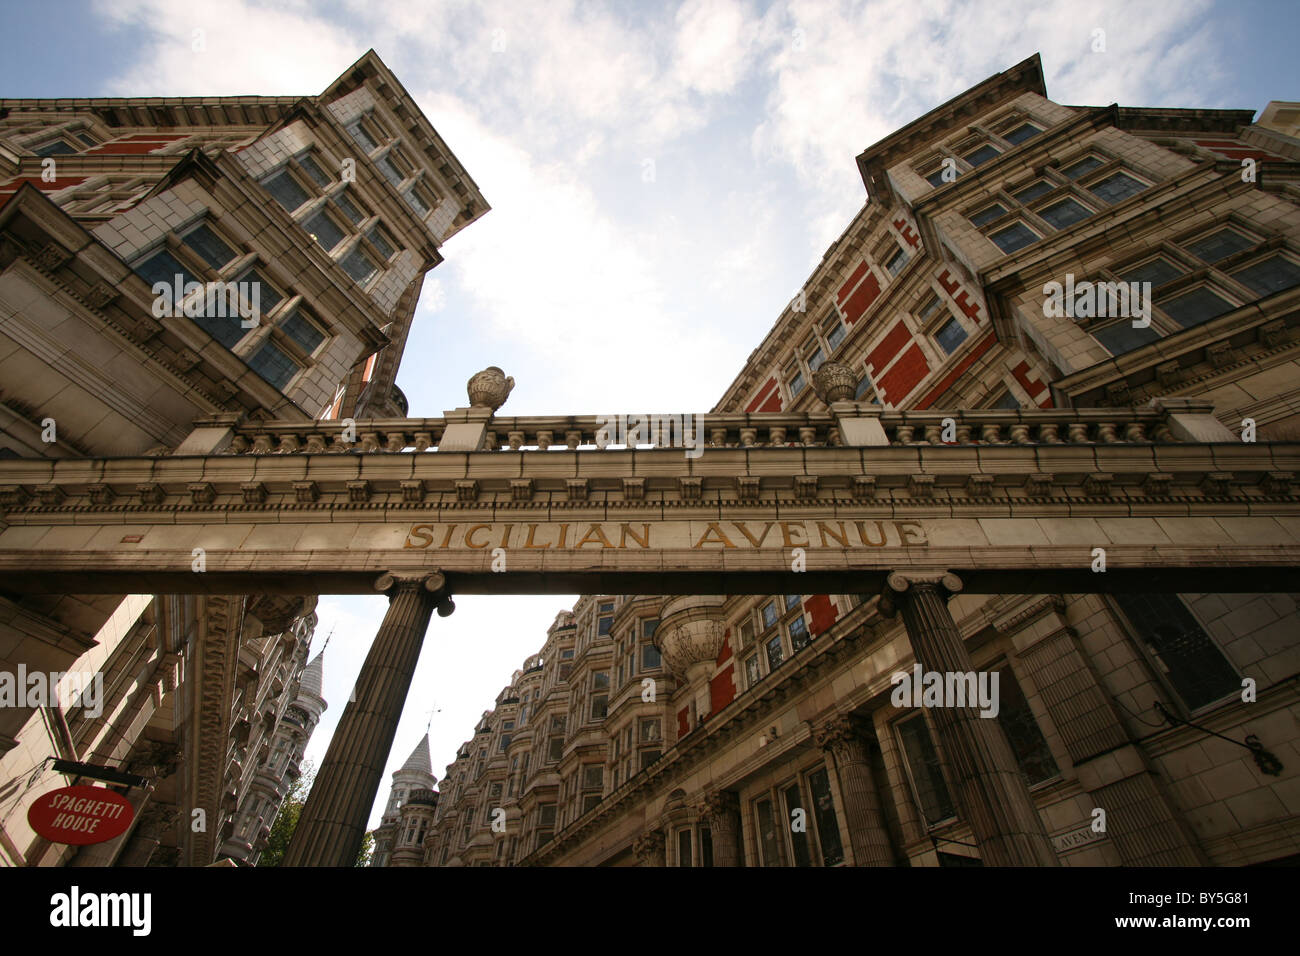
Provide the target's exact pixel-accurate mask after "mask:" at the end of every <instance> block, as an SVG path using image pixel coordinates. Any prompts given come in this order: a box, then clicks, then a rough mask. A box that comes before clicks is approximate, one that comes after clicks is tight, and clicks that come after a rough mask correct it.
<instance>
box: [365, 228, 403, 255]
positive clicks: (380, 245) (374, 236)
mask: <svg viewBox="0 0 1300 956" xmlns="http://www.w3.org/2000/svg"><path fill="white" fill-rule="evenodd" d="M366 238H367V239H369V240H370V242H371V244H372V245H373V246H374V247H375V248H376V249H378V250H379V254H380V255H381V256H383V257H384V261H388V260H389V259H391V258H393V253H394V252H395V251H396V250H395V249H393V245H392V243H390V242H389V241H388V240H387V239H385V238H384V234H383V233H382V232H380V231H379V227H378V226H375V227H374V228H373V229H371V230H370V231H369V232H368V233H366Z"/></svg>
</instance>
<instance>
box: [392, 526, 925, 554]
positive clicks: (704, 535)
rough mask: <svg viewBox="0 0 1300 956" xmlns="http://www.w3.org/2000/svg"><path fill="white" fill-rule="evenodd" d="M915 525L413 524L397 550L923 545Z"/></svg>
mask: <svg viewBox="0 0 1300 956" xmlns="http://www.w3.org/2000/svg"><path fill="white" fill-rule="evenodd" d="M929 543H930V542H929V538H928V536H927V535H926V532H925V528H924V527H923V526H922V525H921V523H920V522H917V521H892V520H890V521H874V520H873V521H856V520H854V521H842V520H834V521H825V520H817V519H807V520H797V521H706V522H691V521H661V522H649V521H593V522H529V521H505V522H479V523H464V524H460V523H451V524H414V525H411V528H410V530H409V531H408V532H407V534H406V539H405V541H404V542H403V544H402V547H404V548H418V549H433V550H442V549H470V550H492V549H496V548H518V549H521V550H525V551H548V550H557V551H562V550H576V551H581V550H585V549H614V550H642V551H644V550H653V549H657V548H691V549H696V550H729V549H750V550H753V549H761V548H771V549H782V548H785V549H788V548H842V549H854V548H886V547H894V548H898V547H902V548H908V547H928V546H929Z"/></svg>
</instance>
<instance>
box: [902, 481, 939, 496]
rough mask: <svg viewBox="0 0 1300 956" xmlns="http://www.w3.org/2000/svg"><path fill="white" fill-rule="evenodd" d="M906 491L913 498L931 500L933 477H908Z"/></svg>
mask: <svg viewBox="0 0 1300 956" xmlns="http://www.w3.org/2000/svg"><path fill="white" fill-rule="evenodd" d="M907 491H908V494H910V495H911V496H912V497H913V498H933V497H934V475H909V476H908V479H907Z"/></svg>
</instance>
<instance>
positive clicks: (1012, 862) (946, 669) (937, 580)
mask: <svg viewBox="0 0 1300 956" xmlns="http://www.w3.org/2000/svg"><path fill="white" fill-rule="evenodd" d="M961 586H962V585H961V579H960V578H958V577H957V575H955V574H952V573H946V572H932V573H915V572H906V573H905V572H900V571H896V572H894V573H893V574H891V575H889V577H888V578H887V579H886V582H885V589H884V592H883V594H882V596H881V601H880V608H881V611H882V612H883V613H884V614H885V615H886V616H892V615H893V614H894V613H895V612H896V611H900V612H901V613H902V616H903V624H904V625H905V626H906V628H907V636H908V640H909V641H911V644H912V652H913V653H914V654H915V655H916V660H917V662H918V663H919V664H920V665H921V668H922V670H924V671H926V672H930V671H937V672H939V673H940V674H947V673H970V672H973V671H974V669H975V668H974V665H973V664H972V663H971V659H970V654H969V653H967V651H966V645H965V643H964V642H963V641H962V637H961V631H960V630H958V628H957V623H956V621H954V620H953V618H952V614H951V613H950V612H949V611H948V596H949V595H950V594H955V593H957V592H958V591H960V590H961ZM918 690H919V689H918ZM931 717H932V719H933V721H934V726H935V729H936V730H937V731H938V734H939V740H940V741H941V742H942V746H943V751H944V754H945V756H946V757H947V758H948V763H949V766H950V768H951V770H952V773H953V777H954V781H953V782H954V784H955V785H956V786H955V790H956V793H955V797H956V799H957V803H958V805H959V806H960V807H961V811H962V816H963V817H964V818H965V819H966V821H967V822H968V823H969V824H970V827H971V830H972V831H973V832H974V834H975V839H976V840H977V841H978V842H979V848H980V854H981V855H982V856H983V858H984V862H985V863H987V864H989V865H990V866H1059V865H1060V861H1059V860H1058V859H1057V857H1056V853H1055V851H1054V850H1053V849H1052V844H1051V843H1050V842H1049V841H1048V839H1047V834H1046V832H1045V831H1044V830H1043V821H1042V819H1041V818H1040V817H1039V815H1038V810H1037V808H1036V807H1035V806H1034V801H1033V798H1032V797H1031V796H1030V795H1029V788H1028V787H1027V786H1026V785H1025V779H1024V777H1022V776H1021V775H1020V770H1019V768H1018V767H1017V766H1016V760H1015V757H1014V756H1013V755H1012V753H1011V745H1010V744H1009V743H1008V742H1007V736H1006V734H1005V733H1004V732H1003V730H1002V726H1001V724H999V723H998V721H997V718H996V717H987V718H986V717H981V716H980V715H979V711H978V710H977V709H976V708H975V707H972V706H969V705H968V706H965V707H935V708H933V709H932V714H931Z"/></svg>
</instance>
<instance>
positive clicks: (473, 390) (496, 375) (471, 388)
mask: <svg viewBox="0 0 1300 956" xmlns="http://www.w3.org/2000/svg"><path fill="white" fill-rule="evenodd" d="M514 387H515V380H514V379H513V378H511V377H510V376H509V375H507V374H506V373H505V372H503V371H501V369H499V368H497V367H496V366H495V365H492V366H489V367H488V368H485V369H484V370H483V371H481V372H479V373H478V374H477V375H474V376H472V377H471V378H470V380H469V382H468V383H467V384H466V386H465V390H466V391H467V392H469V404H470V407H471V408H490V409H492V411H494V412H495V411H496V410H497V409H498V408H500V407H501V406H502V405H504V404H505V403H506V399H507V398H509V397H510V392H511V391H512V390H513V389H514Z"/></svg>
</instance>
